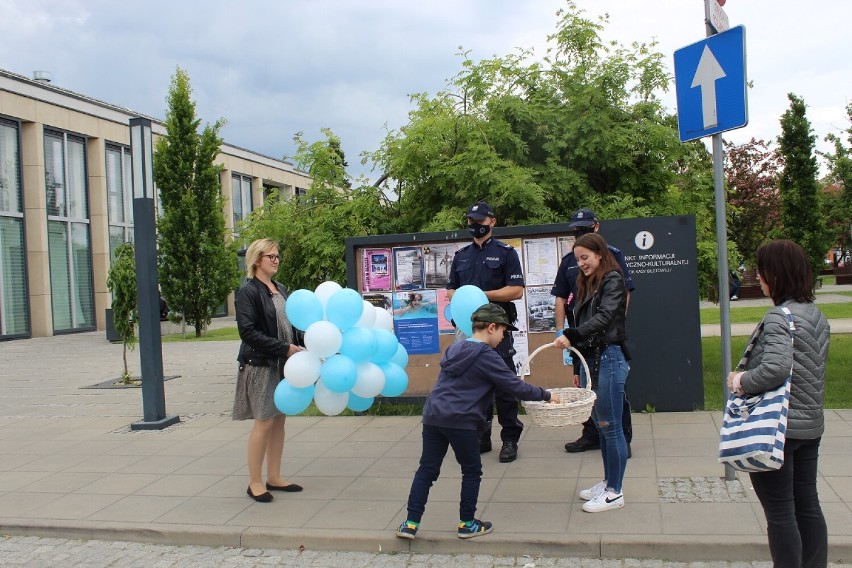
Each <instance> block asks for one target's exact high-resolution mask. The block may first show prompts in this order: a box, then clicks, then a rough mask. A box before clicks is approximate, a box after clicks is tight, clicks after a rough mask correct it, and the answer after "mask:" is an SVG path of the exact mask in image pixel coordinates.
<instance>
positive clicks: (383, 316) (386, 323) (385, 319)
mask: <svg viewBox="0 0 852 568" xmlns="http://www.w3.org/2000/svg"><path fill="white" fill-rule="evenodd" d="M373 307H374V308H376V309H375V310H374V311H375V312H376V322H375V323H374V324H373V327H377V328H379V329H386V330H388V331H393V316H392V315H390V312H389V311H387V310H385V309H383V308H378V307H375V306H373ZM356 394H357V393H356Z"/></svg>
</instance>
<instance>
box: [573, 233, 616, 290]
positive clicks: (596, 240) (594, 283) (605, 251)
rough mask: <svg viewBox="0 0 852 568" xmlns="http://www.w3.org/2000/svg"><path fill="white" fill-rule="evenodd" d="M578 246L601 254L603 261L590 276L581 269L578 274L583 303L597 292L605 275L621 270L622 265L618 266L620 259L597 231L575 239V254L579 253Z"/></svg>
mask: <svg viewBox="0 0 852 568" xmlns="http://www.w3.org/2000/svg"><path fill="white" fill-rule="evenodd" d="M577 247H583V248H584V249H588V250H590V251H592V252H593V253H596V254H599V255H601V263H600V265H599V266H598V269H597V270H595V271H594V272H593V273H592V274H591V275H589V276H586V275H585V274H583V271H582V270H581V271H580V274H579V275H578V276H577V296H578V298H579V299H578V303H582V302H584V301H585V300H586V298H588V297H590V296H592V295H593V294H594V293H595V292H597V290H598V287H599V286H600V284H601V280H603V277H604V276H606V275H607V274H608V273H610V272H612V271H613V270H617V271H618V272H621V267H620V266H618V261H617V260H615V256H614V255H613V254H612V252H610V250H609V247H608V246H607V244H606V241H605V240H604V238H603V237H602V236H600V235H599V234H597V233H587V234H585V235H582V236H580V237H579V238H578V239H577V240H576V241H574V251H575V252H574V254H575V255H576V254H577V253H576V250H577Z"/></svg>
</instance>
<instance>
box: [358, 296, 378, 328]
mask: <svg viewBox="0 0 852 568" xmlns="http://www.w3.org/2000/svg"><path fill="white" fill-rule="evenodd" d="M374 307H375V306H373V304H371V303H370V302H368V301H367V300H364V311H363V312H361V319H359V320H358V321H357V322H356V323H355V327H366V328H371V327H373V324H374V323H376V310H374V309H373V308H374Z"/></svg>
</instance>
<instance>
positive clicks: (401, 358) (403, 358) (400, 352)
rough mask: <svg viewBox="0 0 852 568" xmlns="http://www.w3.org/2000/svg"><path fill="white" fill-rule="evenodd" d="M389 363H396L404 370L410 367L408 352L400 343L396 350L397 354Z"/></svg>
mask: <svg viewBox="0 0 852 568" xmlns="http://www.w3.org/2000/svg"><path fill="white" fill-rule="evenodd" d="M389 363H396V364H397V365H399V366H400V367H402V368H403V369H404V368H405V367H407V366H408V351H406V349H405V347H403V346H402V344H401V343H400V344H399V345H398V346H397V348H396V354H395V355H394V356H393V357H391V358H390V361H389Z"/></svg>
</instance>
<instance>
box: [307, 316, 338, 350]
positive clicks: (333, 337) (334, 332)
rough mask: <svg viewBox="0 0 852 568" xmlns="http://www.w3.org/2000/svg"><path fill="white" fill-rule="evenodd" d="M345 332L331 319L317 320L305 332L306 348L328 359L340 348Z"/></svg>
mask: <svg viewBox="0 0 852 568" xmlns="http://www.w3.org/2000/svg"><path fill="white" fill-rule="evenodd" d="M341 343H343V334H342V333H340V330H339V329H337V326H336V325H334V324H333V323H331V322H330V321H325V320H323V321H317V322H314V323H312V324H311V325H310V327H308V330H307V331H306V332H305V348H306V349H307V350H308V351H310V352H311V353H313V354H314V355H316V356H317V357H319V358H320V359H326V358H327V357H331V356H332V355H334V354H335V353H337V352H338V351H339V350H340V344H341Z"/></svg>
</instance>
